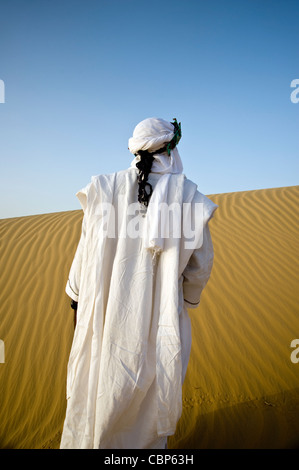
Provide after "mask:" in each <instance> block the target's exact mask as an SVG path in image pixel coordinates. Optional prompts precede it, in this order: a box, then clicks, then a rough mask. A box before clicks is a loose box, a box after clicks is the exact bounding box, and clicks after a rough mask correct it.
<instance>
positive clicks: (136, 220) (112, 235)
mask: <svg viewBox="0 0 299 470" xmlns="http://www.w3.org/2000/svg"><path fill="white" fill-rule="evenodd" d="M159 178H161V175H160V174H153V173H152V174H150V177H149V181H150V182H151V184H152V185H153V187H155V186H156V184H157V183H158V181H159ZM137 193H138V185H137V178H136V169H135V168H130V169H128V170H124V171H121V172H118V173H114V174H111V175H100V176H97V177H93V178H92V181H91V183H90V184H89V185H88V186H87V187H86V188H84V189H83V190H82V191H80V192H79V193H78V198H79V200H80V202H81V204H82V208H83V210H84V218H83V224H82V234H81V238H80V242H79V245H78V248H77V251H76V254H75V257H74V260H73V263H72V267H71V270H70V275H69V280H68V283H67V286H66V292H67V294H68V295H69V296H70V297H71V298H73V299H74V300H76V301H78V312H77V326H76V329H75V334H74V339H73V344H72V349H71V353H70V358H69V363H68V375H67V410H66V417H65V422H64V428H63V434H62V439H61V445H60V447H61V448H107V449H108V448H110V449H117V448H119V449H120V448H123V449H126V448H127V449H133V448H164V447H165V442H166V438H167V436H169V435H172V434H173V433H174V432H175V429H176V424H177V421H178V419H179V417H180V415H181V411H182V383H183V380H184V377H185V373H186V368H187V364H188V359H189V354H190V347H191V328H190V320H189V317H188V312H187V307H188V308H192V307H196V306H197V305H198V304H199V301H200V295H201V292H202V289H203V288H204V286H205V285H206V283H207V281H208V279H209V276H210V273H211V269H212V264H213V246H212V241H211V237H210V232H209V227H208V221H209V220H210V218H211V217H212V215H213V212H214V210H215V209H216V207H217V206H216V205H215V204H214V203H213V202H212V201H210V200H209V199H208V198H206V197H205V196H204V195H203V194H201V193H200V192H198V191H197V187H196V185H195V184H194V183H192V182H191V181H190V180H188V179H186V178H185V176H184V175H183V174H172V175H170V177H169V182H168V193H167V202H168V204H171V203H173V202H176V203H177V204H179V205H180V207H181V208H183V203H184V202H191V212H192V215H193V217H194V216H195V203H201V204H202V205H203V211H202V225H201V227H202V228H201V230H202V238H203V244H202V246H201V247H199V248H197V249H194V248H186V243H185V242H186V239H185V237H184V234H183V233H182V236H181V237H180V238H173V237H169V238H165V240H164V247H163V251H162V252H161V254H160V256H159V257H158V258H157V259H156V260H154V261H153V257H152V255H151V253H150V252H149V251H148V250H147V249H145V246H144V243H145V241H144V238H143V237H142V236H138V237H135V233H136V228H139V233H140V234H142V233H143V229H144V227H145V224H146V216H145V214H144V213H143V211H142V210H140V205H139V204H138V203H137V204H136V200H137ZM134 203H135V206H134V205H133V206H132V204H134ZM111 207H112V208H113V210H111ZM132 208H135V210H134V211H133V212H132ZM182 210H183V209H182ZM133 229H134V230H133ZM182 232H183V230H182ZM107 233H108V234H109V235H108V236H106V235H107ZM128 235H130V236H128ZM132 235H133V237H132Z"/></svg>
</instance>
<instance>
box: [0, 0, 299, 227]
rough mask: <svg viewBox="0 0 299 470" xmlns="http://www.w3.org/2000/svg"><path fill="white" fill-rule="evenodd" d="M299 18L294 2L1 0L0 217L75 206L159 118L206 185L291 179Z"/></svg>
mask: <svg viewBox="0 0 299 470" xmlns="http://www.w3.org/2000/svg"><path fill="white" fill-rule="evenodd" d="M298 18H299V2H298V0H297V1H294V0H289V1H288V0H286V1H283V0H279V1H278V0H227V1H226V0H215V1H213V0H209V1H203V0H184V1H178V0H171V1H168V0H160V1H156V0H152V1H149V0H148V1H144V0H138V1H137V0H81V1H78V0H51V1H50V0H1V2H0V80H2V81H3V83H4V85H5V102H4V103H0V161H1V172H0V184H1V190H2V198H1V204H0V218H7V217H19V216H23V215H32V214H41V213H48V212H60V211H67V210H74V209H79V208H80V205H79V202H78V201H77V199H76V197H75V193H76V192H77V191H78V190H79V189H80V188H82V187H83V186H85V185H86V184H87V183H88V182H89V181H90V177H91V176H92V175H96V174H99V173H111V172H114V171H117V170H121V169H125V168H127V167H129V166H130V162H131V160H132V158H133V157H132V155H131V154H130V152H129V151H128V148H127V147H128V139H129V137H131V135H132V132H133V129H134V127H135V125H136V124H137V123H138V122H139V121H141V120H142V119H145V118H147V117H152V116H157V117H162V118H163V119H167V120H169V121H171V120H172V119H173V118H174V117H176V118H177V119H178V121H181V123H182V132H183V137H182V139H181V142H180V144H179V151H180V155H181V158H182V161H183V164H184V172H185V174H186V175H187V177H189V178H190V179H192V180H193V181H195V182H196V183H197V184H198V189H199V190H200V191H201V192H203V193H204V194H207V195H209V194H215V193H224V192H233V191H244V190H251V189H261V188H270V187H280V186H291V185H297V184H298V175H299V163H298V162H299V158H298V157H299V143H298V135H299V133H298V128H299V127H298V125H299V103H293V102H292V101H291V99H290V96H291V93H292V91H294V89H292V88H291V86H290V85H291V82H292V80H294V79H299V60H298V59H299V56H298V51H299V28H298ZM298 97H299V93H298Z"/></svg>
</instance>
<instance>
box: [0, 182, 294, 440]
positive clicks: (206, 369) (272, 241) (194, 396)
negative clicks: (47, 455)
mask: <svg viewBox="0 0 299 470" xmlns="http://www.w3.org/2000/svg"><path fill="white" fill-rule="evenodd" d="M210 198H211V199H212V200H213V201H214V202H216V203H217V204H218V205H219V208H218V210H217V211H216V213H215V216H214V218H213V219H212V221H211V223H210V228H211V233H212V237H213V242H214V250H215V261H214V267H213V271H212V275H211V279H210V281H209V283H208V285H207V287H206V289H205V290H204V292H203V295H202V299H201V304H200V306H199V307H198V308H197V309H195V310H190V317H191V321H192V327H193V344H192V353H191V357H190V363H189V366H188V371H187V376H186V380H185V383H184V386H183V414H182V417H181V419H180V421H179V423H178V427H177V431H176V434H175V435H174V436H172V437H170V438H169V448H180V449H184V448H185V449H200V448H205V449H212V448H299V362H298V363H296V362H292V361H291V352H292V348H291V347H290V344H291V341H292V340H293V339H295V338H299V261H298V255H299V186H292V187H284V188H274V189H264V190H254V191H243V192H235V193H226V194H218V195H212V196H210ZM81 221H82V212H81V211H69V212H60V213H53V214H45V215H36V216H29V217H20V218H12V219H3V220H1V221H0V236H1V246H0V253H1V277H0V279H1V280H0V296H1V299H0V339H1V340H2V341H3V342H4V347H5V362H4V363H0V423H1V426H0V448H11V449H12V448H18V449H20V448H27V449H30V448H31V449H38V448H58V447H59V442H60V436H61V430H62V425H63V420H64V414H65V407H66V401H65V385H66V367H67V361H68V355H69V351H70V347H71V342H72V336H73V315H72V310H71V309H70V302H69V298H68V297H67V296H66V294H65V291H64V288H65V284H66V280H67V276H68V272H69V268H70V264H71V262H72V259H73V255H74V253H75V250H76V246H77V243H78V240H79V236H80V230H81ZM298 358H299V354H298Z"/></svg>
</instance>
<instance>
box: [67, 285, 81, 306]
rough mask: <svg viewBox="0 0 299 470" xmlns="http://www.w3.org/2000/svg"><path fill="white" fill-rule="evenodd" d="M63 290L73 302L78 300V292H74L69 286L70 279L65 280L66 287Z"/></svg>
mask: <svg viewBox="0 0 299 470" xmlns="http://www.w3.org/2000/svg"><path fill="white" fill-rule="evenodd" d="M65 292H66V293H67V295H68V296H69V297H70V298H71V299H73V300H74V301H75V302H78V300H79V294H76V293H75V292H74V291H73V289H72V288H71V285H70V281H69V280H68V281H67V284H66V287H65Z"/></svg>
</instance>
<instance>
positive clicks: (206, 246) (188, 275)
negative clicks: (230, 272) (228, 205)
mask: <svg viewBox="0 0 299 470" xmlns="http://www.w3.org/2000/svg"><path fill="white" fill-rule="evenodd" d="M201 196H202V195H201ZM204 201H205V203H204V216H203V229H202V230H203V233H202V244H201V246H200V247H199V248H196V249H195V250H194V251H193V252H192V254H191V256H190V258H189V261H188V263H187V265H186V267H185V270H184V272H183V294H184V302H185V305H186V307H187V308H196V307H198V305H199V303H200V297H201V293H202V291H203V289H204V287H205V285H206V284H207V282H208V280H209V278H210V275H211V271H212V267H213V261H214V249H213V242H212V238H211V233H210V229H209V221H210V220H211V218H212V217H213V214H214V212H215V210H216V209H217V207H218V206H217V205H216V204H214V203H213V202H212V201H211V200H210V199H208V198H206V197H204Z"/></svg>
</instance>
